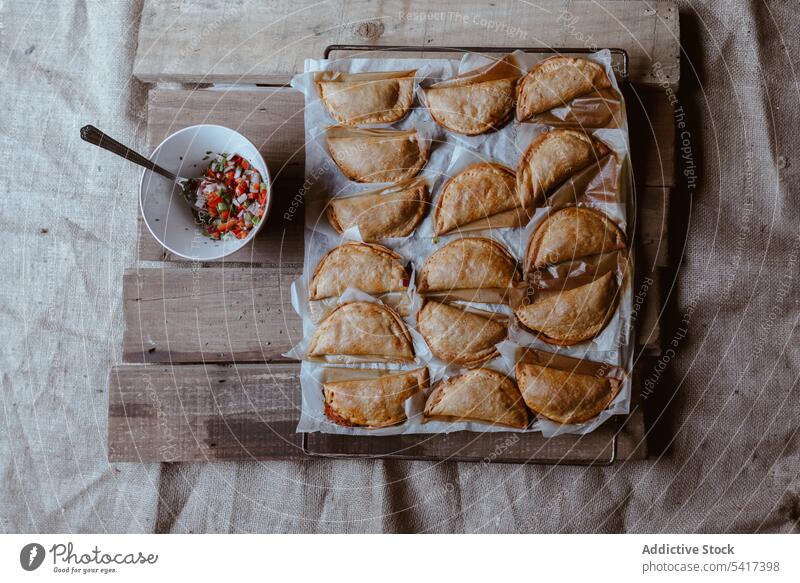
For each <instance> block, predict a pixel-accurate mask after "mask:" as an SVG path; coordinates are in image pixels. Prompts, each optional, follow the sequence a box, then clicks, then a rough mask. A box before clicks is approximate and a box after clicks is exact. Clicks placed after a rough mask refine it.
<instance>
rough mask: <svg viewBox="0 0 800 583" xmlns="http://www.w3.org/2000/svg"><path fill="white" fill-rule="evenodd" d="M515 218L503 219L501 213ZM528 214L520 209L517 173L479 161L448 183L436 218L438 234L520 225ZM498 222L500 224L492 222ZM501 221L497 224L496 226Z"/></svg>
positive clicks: (435, 229)
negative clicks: (456, 230)
mask: <svg viewBox="0 0 800 583" xmlns="http://www.w3.org/2000/svg"><path fill="white" fill-rule="evenodd" d="M508 211H511V213H508V214H510V215H512V216H510V217H507V218H506V219H503V218H502V217H500V216H498V215H500V214H501V213H502V214H504V215H505V214H506V213H507V212H508ZM523 217H525V213H524V212H522V211H521V210H520V209H519V199H518V198H517V197H516V176H515V174H514V171H513V170H511V169H510V168H508V167H506V166H503V165H501V164H494V163H491V162H478V163H477V164H472V165H470V166H467V167H466V168H464V170H462V171H461V172H459V173H458V174H456V175H455V176H453V177H452V178H451V179H450V180H448V181H447V182H446V183H445V185H444V187H443V188H442V192H441V194H440V195H439V200H438V201H437V203H436V210H435V211H434V215H433V225H434V231H435V233H436V234H437V235H442V234H444V233H449V232H450V231H452V230H454V229H467V230H470V227H471V226H472V225H476V226H479V227H483V226H485V227H490V226H497V227H506V226H517V225H519V224H520V223H521V222H522V219H523ZM493 218H494V219H496V221H494V220H492V219H493ZM495 222H497V224H496V225H494V223H495Z"/></svg>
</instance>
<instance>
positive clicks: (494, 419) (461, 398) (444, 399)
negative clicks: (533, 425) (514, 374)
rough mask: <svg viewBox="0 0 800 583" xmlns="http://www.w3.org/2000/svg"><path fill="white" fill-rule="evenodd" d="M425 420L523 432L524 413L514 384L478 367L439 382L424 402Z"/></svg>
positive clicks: (500, 375) (503, 376) (522, 404)
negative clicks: (479, 423) (468, 422)
mask: <svg viewBox="0 0 800 583" xmlns="http://www.w3.org/2000/svg"><path fill="white" fill-rule="evenodd" d="M425 416H426V417H445V418H448V419H453V420H460V419H477V420H479V421H488V422H490V423H496V424H498V425H508V426H510V427H517V428H519V429H524V428H525V427H527V426H528V410H527V409H526V408H525V404H524V401H523V400H522V396H521V395H520V392H519V389H517V385H516V384H514V381H513V380H511V379H510V378H508V377H507V376H505V375H503V374H500V373H499V372H496V371H493V370H490V369H488V368H479V369H477V370H471V371H469V372H466V373H464V374H460V375H457V376H454V377H450V378H449V379H446V380H443V381H441V382H440V383H439V384H437V385H436V387H435V388H434V389H433V392H432V393H431V394H430V396H429V397H428V401H427V402H426V403H425Z"/></svg>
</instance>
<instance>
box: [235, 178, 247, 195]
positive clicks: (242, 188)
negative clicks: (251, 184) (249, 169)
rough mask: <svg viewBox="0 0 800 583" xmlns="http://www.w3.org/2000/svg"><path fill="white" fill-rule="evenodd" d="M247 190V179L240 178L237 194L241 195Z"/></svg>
mask: <svg viewBox="0 0 800 583" xmlns="http://www.w3.org/2000/svg"><path fill="white" fill-rule="evenodd" d="M245 192H247V181H245V180H240V181H239V183H238V184H237V185H236V196H240V195H242V194H244V193H245Z"/></svg>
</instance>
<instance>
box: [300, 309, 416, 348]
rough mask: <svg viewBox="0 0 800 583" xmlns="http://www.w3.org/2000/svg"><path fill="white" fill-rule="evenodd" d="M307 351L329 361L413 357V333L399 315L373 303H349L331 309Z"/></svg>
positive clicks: (312, 338)
mask: <svg viewBox="0 0 800 583" xmlns="http://www.w3.org/2000/svg"><path fill="white" fill-rule="evenodd" d="M307 353H308V356H310V357H316V358H327V359H328V360H346V359H347V357H351V358H353V359H354V360H359V361H376V362H382V361H400V362H410V361H413V360H414V346H413V344H412V342H411V334H409V332H408V329H407V328H406V325H405V323H403V320H402V319H400V316H398V315H397V314H396V313H395V312H394V311H393V310H390V309H389V308H387V307H385V306H382V305H380V304H373V303H370V302H349V303H346V304H342V305H341V306H339V307H338V308H336V309H335V310H334V311H333V312H331V313H330V314H329V315H328V317H327V318H325V319H324V320H323V321H322V323H320V325H319V327H318V328H317V330H316V331H315V332H314V335H313V336H312V337H311V341H310V342H309V344H308V350H307ZM331 357H332V358H331Z"/></svg>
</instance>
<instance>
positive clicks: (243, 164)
mask: <svg viewBox="0 0 800 583" xmlns="http://www.w3.org/2000/svg"><path fill="white" fill-rule="evenodd" d="M237 164H239V166H241V167H242V170H247V169H248V168H250V162H248V161H247V160H245V159H244V158H241V159H240V160H239V161H238V162H237Z"/></svg>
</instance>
